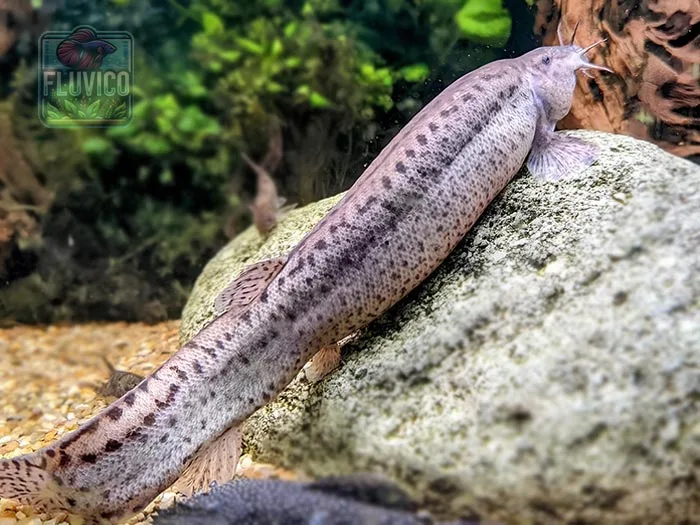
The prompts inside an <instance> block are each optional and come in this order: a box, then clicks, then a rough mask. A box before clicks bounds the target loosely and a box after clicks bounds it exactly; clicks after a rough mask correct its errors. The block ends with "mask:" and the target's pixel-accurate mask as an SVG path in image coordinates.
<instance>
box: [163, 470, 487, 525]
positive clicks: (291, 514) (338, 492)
mask: <svg viewBox="0 0 700 525" xmlns="http://www.w3.org/2000/svg"><path fill="white" fill-rule="evenodd" d="M282 523H283V524H285V525H430V524H435V525H475V524H477V523H479V522H478V521H461V520H458V521H451V522H438V521H434V520H433V519H432V518H430V516H428V515H427V514H425V513H421V512H418V506H417V504H416V503H415V502H414V501H413V500H412V499H411V498H410V497H409V496H408V495H407V494H406V493H405V492H404V491H403V490H401V489H400V488H399V487H397V486H396V485H394V484H393V483H391V482H390V481H388V480H386V479H384V478H383V477H379V476H373V475H354V476H338V477H331V478H325V479H321V480H319V481H315V482H312V483H301V482H293V481H281V480H253V479H236V480H234V481H232V482H230V483H226V484H224V485H220V486H217V487H214V488H213V489H212V490H211V491H210V492H208V493H206V494H201V495H199V496H196V497H194V498H192V499H190V500H188V501H185V502H183V503H179V504H178V505H176V506H175V508H173V509H168V510H165V511H163V512H161V513H160V514H159V515H158V516H157V517H156V518H155V520H154V525H234V524H236V525H279V524H282Z"/></svg>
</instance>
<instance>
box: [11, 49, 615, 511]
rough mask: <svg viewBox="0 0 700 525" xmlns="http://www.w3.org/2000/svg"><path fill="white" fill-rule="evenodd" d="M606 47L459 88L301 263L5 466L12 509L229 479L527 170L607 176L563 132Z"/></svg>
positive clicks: (301, 249) (134, 496)
mask: <svg viewBox="0 0 700 525" xmlns="http://www.w3.org/2000/svg"><path fill="white" fill-rule="evenodd" d="M600 43H601V42H598V43H596V44H593V45H591V46H589V47H587V48H585V49H582V48H581V47H579V46H576V45H574V44H573V39H572V43H571V44H566V45H565V44H563V43H562V41H561V37H560V44H561V45H559V46H551V47H541V48H538V49H535V50H533V51H531V52H529V53H527V54H525V55H523V56H521V57H519V58H515V59H508V60H500V61H497V62H493V63H491V64H488V65H486V66H484V67H482V68H480V69H477V70H475V71H473V72H471V73H469V74H467V75H465V76H463V77H461V78H460V79H458V80H457V81H455V82H454V83H453V84H452V85H450V86H449V87H448V88H446V89H445V90H444V91H443V92H442V93H440V94H439V95H438V96H437V97H436V98H435V99H434V100H433V101H431V102H430V103H429V104H428V105H427V106H426V107H425V108H424V109H423V110H422V111H420V112H419V113H418V114H417V115H416V116H415V117H414V118H413V119H412V120H411V121H410V122H409V123H408V124H407V125H406V126H405V127H404V128H403V129H402V130H401V131H400V132H399V133H398V134H397V135H396V137H394V139H393V140H392V141H391V142H390V143H389V145H388V146H387V147H386V148H384V150H383V151H382V152H381V153H380V154H379V156H378V157H377V158H376V159H375V160H374V162H372V164H370V166H369V167H368V168H367V169H366V170H365V172H364V173H363V174H362V176H361V177H360V178H359V179H358V180H357V182H356V183H355V184H354V185H353V186H352V188H351V189H350V190H349V191H348V192H347V194H346V195H345V196H344V198H343V199H342V200H341V201H340V202H339V203H338V204H337V205H336V206H335V207H334V208H333V209H332V210H331V211H330V212H329V213H328V214H327V215H326V216H325V217H324V218H323V219H322V220H321V221H320V222H319V223H318V224H317V225H316V227H315V228H314V229H313V230H312V231H311V232H309V234H308V235H306V237H304V239H303V240H302V241H301V242H300V243H299V244H298V245H297V246H296V247H295V248H294V249H293V250H292V251H291V253H289V255H288V256H286V257H281V258H277V259H271V260H267V261H262V262H259V263H257V264H255V265H253V266H251V267H249V268H248V269H246V270H244V271H243V272H242V274H241V275H240V276H239V278H238V279H236V280H235V281H234V282H233V283H232V284H231V285H229V287H227V289H226V290H224V292H223V293H222V297H224V298H225V300H224V301H219V303H220V304H225V306H226V307H227V308H228V311H226V312H224V313H222V314H221V315H220V316H219V317H218V318H216V319H215V320H214V321H213V322H212V323H211V324H209V325H208V326H206V327H205V328H204V329H202V330H201V331H200V332H199V333H198V334H197V335H196V336H195V337H194V338H193V339H192V340H191V341H190V342H189V343H187V344H185V345H184V346H183V347H182V348H181V349H180V350H179V351H178V352H177V353H176V354H175V355H173V356H172V357H171V358H170V359H169V360H168V361H167V362H166V363H164V364H163V365H162V366H161V367H160V368H159V369H157V370H156V371H155V372H154V373H153V374H152V375H151V376H149V377H147V378H146V379H145V380H144V381H142V382H141V383H140V384H139V385H138V386H137V387H136V388H134V389H133V390H131V391H129V392H128V393H126V394H125V395H124V396H123V397H121V398H120V399H118V400H117V401H115V402H114V403H112V404H111V405H110V406H109V407H107V408H106V409H105V410H104V411H103V412H101V413H100V414H98V415H97V416H95V417H94V418H92V419H91V420H90V421H88V422H87V423H85V424H84V425H83V426H81V427H80V428H79V429H77V430H76V431H74V432H72V433H70V434H68V435H66V436H65V437H63V438H62V439H60V440H59V441H57V442H56V443H54V444H52V445H50V446H48V447H46V448H43V449H40V450H38V451H37V452H35V453H33V454H29V455H25V456H20V457H17V458H13V459H8V460H3V461H2V462H0V496H2V497H6V498H14V499H18V500H19V501H21V502H23V503H27V504H30V505H34V506H35V507H37V508H38V509H40V510H51V509H65V510H67V511H69V512H71V513H75V514H79V515H82V516H84V517H85V518H86V522H87V523H109V522H115V521H118V520H120V519H123V518H125V517H127V516H129V515H132V514H135V513H137V512H139V511H141V510H142V509H143V508H144V507H145V506H146V505H147V504H148V503H149V502H150V501H151V500H152V499H153V498H154V497H155V496H156V495H157V494H158V493H159V492H161V491H162V490H164V489H165V488H167V487H168V486H170V485H171V484H172V483H173V482H175V481H176V480H178V478H179V481H178V485H177V486H178V487H179V488H181V489H182V490H184V491H185V492H191V491H196V490H200V489H205V488H206V487H207V486H208V484H209V482H210V481H212V480H217V481H225V480H227V479H230V477H231V476H232V474H233V472H234V470H235V466H236V460H237V458H238V454H239V451H240V432H239V430H238V425H239V424H240V423H241V422H242V421H243V420H244V419H245V418H246V417H248V416H249V415H250V414H251V413H253V412H254V411H255V410H256V409H258V408H259V407H261V406H263V405H265V404H266V403H268V402H269V401H270V400H271V399H272V398H274V397H275V396H276V395H277V394H278V393H279V392H280V391H281V390H282V389H284V388H285V386H286V385H287V384H288V383H289V382H290V381H291V380H292V378H293V377H294V376H295V375H296V374H297V372H299V370H300V369H301V368H302V367H303V366H304V364H305V363H306V361H308V360H309V358H311V357H312V356H313V355H314V354H315V353H316V352H317V351H319V349H323V348H332V347H333V345H335V344H336V343H337V342H338V341H339V340H341V339H343V338H344V337H346V336H348V335H349V334H351V333H353V332H355V331H356V330H358V329H359V328H361V327H363V326H366V325H367V324H368V323H369V322H371V321H372V320H374V319H376V318H377V317H378V316H380V315H381V314H382V313H383V312H385V311H386V310H387V309H388V308H390V307H391V306H392V305H394V304H395V303H396V302H398V301H399V300H400V299H401V298H402V297H404V296H405V295H406V294H407V293H408V292H410V291H411V290H412V289H414V288H415V287H416V286H417V285H418V284H419V283H420V282H421V281H423V280H424V279H425V278H426V277H427V276H428V275H430V274H431V273H432V272H433V270H435V268H436V267H437V266H438V265H439V264H440V263H441V262H442V261H443V260H444V259H445V258H446V257H447V255H448V254H449V253H450V252H451V251H452V249H453V248H454V247H455V246H456V245H457V243H459V241H460V240H461V239H462V238H463V237H464V236H465V234H466V233H467V232H468V231H469V229H470V228H471V227H472V225H473V224H474V223H475V221H476V220H477V219H478V218H479V216H480V215H481V214H482V213H483V211H484V210H485V209H486V207H487V206H488V204H489V203H490V202H491V201H492V200H493V198H494V197H495V196H496V195H498V193H499V192H501V190H503V188H504V187H505V186H506V184H508V182H509V181H510V180H511V179H512V178H513V176H514V175H515V174H516V172H517V171H518V169H519V168H520V167H521V166H522V164H523V163H524V162H525V161H526V158H527V166H528V168H529V170H530V172H532V173H533V174H534V175H535V176H536V177H539V178H543V179H552V180H553V179H559V178H561V177H563V176H565V175H567V174H569V173H574V172H578V171H580V170H582V169H584V168H585V167H587V166H589V165H590V164H592V163H593V162H594V160H595V158H596V151H595V149H594V147H592V146H591V145H588V144H586V143H585V142H583V141H581V140H580V139H577V138H573V137H568V136H566V135H564V134H561V133H559V132H555V131H554V125H555V124H556V122H557V121H558V120H559V119H561V118H562V117H564V116H565V115H566V113H567V112H568V111H569V109H570V106H571V100H572V96H573V91H574V87H575V84H576V71H577V70H583V71H584V72H585V71H587V70H589V69H598V70H605V71H610V70H609V69H607V68H605V67H603V66H599V65H595V64H592V63H590V62H589V61H588V60H587V58H586V53H587V52H588V51H589V50H590V49H592V48H593V47H595V46H596V45H598V44H600ZM528 153H529V157H528Z"/></svg>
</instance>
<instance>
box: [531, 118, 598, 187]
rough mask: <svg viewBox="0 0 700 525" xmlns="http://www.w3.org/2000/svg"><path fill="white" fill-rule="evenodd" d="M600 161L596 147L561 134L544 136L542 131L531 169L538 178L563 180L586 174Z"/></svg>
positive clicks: (535, 146) (536, 139) (534, 151)
mask: <svg viewBox="0 0 700 525" xmlns="http://www.w3.org/2000/svg"><path fill="white" fill-rule="evenodd" d="M542 135H543V136H542ZM597 158H598V150H597V149H596V147H595V146H593V145H592V144H588V143H587V142H585V141H583V140H581V139H579V138H577V137H571V136H568V135H566V134H564V133H562V132H559V131H555V132H551V131H550V132H549V133H546V134H540V130H538V134H537V136H536V137H535V140H534V142H533V144H532V151H530V156H529V158H528V160H527V169H528V170H530V173H532V174H533V175H534V176H535V177H537V178H538V179H545V180H559V179H562V178H564V177H566V176H567V175H572V174H574V173H577V172H579V171H582V170H583V169H585V168H587V167H588V166H590V165H591V164H593V163H594V162H595V161H596V159H597Z"/></svg>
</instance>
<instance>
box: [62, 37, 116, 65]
mask: <svg viewBox="0 0 700 525" xmlns="http://www.w3.org/2000/svg"><path fill="white" fill-rule="evenodd" d="M116 50H117V48H116V46H115V45H114V44H111V43H109V42H107V41H106V40H101V39H99V38H97V34H96V33H95V32H94V31H93V30H92V29H89V28H86V27H84V28H80V29H76V30H75V31H73V33H71V35H70V36H68V38H66V39H65V40H63V41H62V42H61V43H60V44H58V47H57V48H56V58H58V61H59V62H60V63H61V64H63V65H64V66H66V67H70V68H72V69H98V68H99V67H100V66H101V65H102V61H103V60H104V58H105V57H106V56H107V55H111V54H112V53H114V52H115V51H116Z"/></svg>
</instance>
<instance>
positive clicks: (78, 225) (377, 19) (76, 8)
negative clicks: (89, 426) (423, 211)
mask: <svg viewBox="0 0 700 525" xmlns="http://www.w3.org/2000/svg"><path fill="white" fill-rule="evenodd" d="M68 4H70V7H68ZM41 9H43V10H44V11H48V18H49V19H50V27H51V29H71V28H72V27H73V26H75V25H78V24H90V25H93V26H95V27H96V28H98V29H128V30H129V31H131V32H132V34H134V36H135V40H136V46H135V62H136V73H135V84H136V86H137V88H136V92H135V97H136V102H135V108H134V116H135V117H134V121H133V123H132V124H130V125H129V126H126V127H120V128H112V129H109V130H94V129H93V130H86V129H83V130H75V131H72V132H71V131H69V130H57V131H49V130H45V129H41V128H40V127H37V126H34V125H32V124H31V123H29V122H28V119H32V118H33V117H32V116H30V115H31V110H28V109H27V108H31V107H32V106H33V104H34V103H35V101H34V100H33V97H32V94H33V91H32V90H33V89H34V82H35V78H34V73H33V71H34V65H33V63H32V56H33V54H32V53H33V52H34V50H31V49H30V50H25V52H24V53H23V52H22V50H21V49H15V50H14V51H13V52H14V55H15V56H14V62H12V63H13V64H15V66H16V67H14V68H13V81H12V82H13V83H12V86H11V87H10V88H8V86H3V92H5V93H8V95H9V96H10V98H11V99H12V101H13V104H12V108H13V110H12V111H13V114H12V121H13V122H14V127H15V133H16V134H18V135H19V136H20V137H19V138H20V142H21V144H22V147H24V148H26V147H27V145H30V144H36V143H38V144H40V145H41V147H42V148H43V149H44V150H45V151H49V150H51V148H52V147H54V146H55V145H57V144H59V143H60V144H61V148H62V150H63V151H64V153H65V152H66V151H70V155H69V157H70V158H71V159H72V160H71V161H70V162H66V163H64V164H59V165H57V164H55V163H51V165H50V166H46V165H42V162H41V159H39V160H38V161H37V162H34V163H33V166H34V168H35V169H36V171H37V172H38V175H39V177H40V179H41V180H42V181H43V182H44V183H45V185H46V186H47V188H49V189H50V190H51V191H52V192H53V194H54V195H55V198H54V201H53V205H52V206H51V207H50V209H49V210H47V211H46V213H40V214H39V215H40V217H38V219H39V220H40V222H41V233H40V235H39V236H38V238H37V239H35V242H32V243H28V245H26V246H24V247H23V248H21V250H24V251H25V252H27V251H29V252H31V254H32V256H31V257H25V258H24V259H23V260H24V261H28V262H27V263H26V264H24V265H22V267H21V268H19V269H15V270H14V271H7V272H5V273H6V274H5V275H4V276H3V275H0V278H3V279H4V282H5V288H4V290H0V317H5V318H12V319H15V320H20V321H25V322H26V321H44V322H47V321H55V320H57V319H87V318H103V319H104V318H120V319H145V320H157V319H161V318H164V317H175V316H177V315H179V310H180V307H181V305H182V304H183V301H184V299H185V297H186V294H187V291H188V289H189V287H190V286H191V284H192V283H193V281H194V279H195V278H196V276H197V274H198V273H199V271H200V269H201V267H202V265H203V264H204V263H205V262H206V260H207V259H208V258H209V257H210V256H211V255H212V254H213V253H214V252H215V251H216V249H217V248H218V247H220V246H221V244H222V243H223V242H225V240H226V233H225V232H228V234H229V235H230V234H231V233H232V231H239V230H240V228H242V227H244V226H245V225H246V224H247V222H248V221H249V218H248V212H247V203H248V202H249V201H250V196H251V194H252V193H253V192H254V190H255V188H254V178H253V175H252V173H250V172H249V171H247V170H246V169H245V167H244V165H243V164H242V162H241V160H240V152H247V153H249V154H250V155H251V156H252V157H254V158H256V157H261V156H262V155H264V154H265V149H266V145H267V141H268V137H267V130H268V123H269V122H270V119H271V118H273V117H275V118H278V119H279V120H280V121H281V122H282V126H283V137H284V154H283V162H282V165H281V167H280V169H279V170H278V171H277V172H276V173H275V178H276V180H277V181H278V184H279V187H280V193H281V194H282V195H286V196H287V197H288V200H290V201H292V202H298V203H301V204H303V203H306V202H310V201H313V200H316V199H318V198H321V197H324V196H327V195H330V194H332V193H335V192H338V191H340V190H343V189H346V188H347V187H349V186H350V185H351V184H352V182H353V181H354V180H355V179H356V178H357V177H358V176H359V175H360V173H361V172H362V170H363V168H364V166H366V164H367V163H368V162H369V161H371V159H372V158H373V157H374V156H375V155H376V154H377V153H378V152H379V150H380V149H381V147H382V146H383V145H385V144H386V143H387V142H388V140H390V138H391V137H392V136H393V135H394V134H395V133H396V131H398V129H400V127H401V126H403V125H404V124H405V123H406V122H407V121H408V120H409V119H410V117H411V116H412V115H413V114H415V112H416V111H418V110H419V109H420V108H421V107H422V106H423V105H424V104H425V103H426V102H427V101H429V100H430V99H431V98H432V97H433V96H434V95H435V94H436V93H438V92H439V91H440V90H442V89H443V88H444V87H445V86H446V85H447V84H449V83H450V82H451V81H452V80H454V79H455V78H457V77H458V76H460V75H462V74H464V73H465V72H467V71H469V70H472V69H474V68H477V67H479V66H481V65H483V64H484V63H486V62H489V61H491V60H494V59H497V58H503V57H505V56H508V55H510V54H513V53H518V54H519V53H521V52H523V51H526V50H527V49H528V48H530V47H532V42H531V39H530V38H528V37H527V36H526V38H522V36H521V37H520V40H518V39H517V38H514V36H513V35H512V29H513V23H514V21H518V22H519V23H520V24H521V25H520V27H522V29H523V31H522V33H523V34H524V35H530V34H531V16H532V14H531V13H530V12H529V10H528V6H527V5H526V3H525V1H524V0H522V1H521V0H517V1H515V0H514V1H512V2H506V3H505V4H504V3H503V2H502V1H501V0H412V1H404V0H257V1H254V2H253V1H243V0H240V1H231V0H191V1H190V2H185V1H184V0H150V1H143V0H97V1H87V0H74V1H72V2H69V3H68V2H66V5H62V6H58V7H57V6H56V5H52V4H50V3H49V2H44V5H43V6H42V7H41ZM514 13H517V16H518V17H519V18H518V19H517V20H516V18H514ZM523 17H525V19H524V20H523ZM30 47H31V46H30ZM5 58H6V59H7V57H5ZM66 134H70V138H68V139H67V137H66ZM66 141H67V142H68V143H69V144H68V145H66ZM66 148H68V149H66ZM39 157H41V155H39ZM226 225H228V228H227V227H226ZM25 244H26V243H25ZM0 273H1V272H0ZM3 310H4V311H3Z"/></svg>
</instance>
